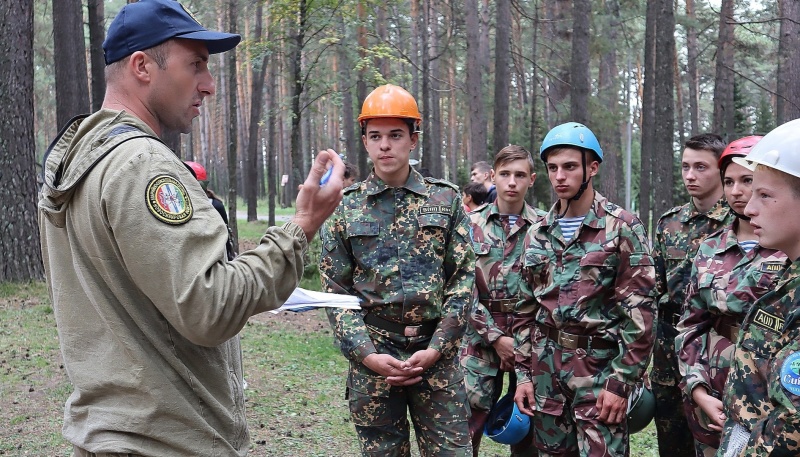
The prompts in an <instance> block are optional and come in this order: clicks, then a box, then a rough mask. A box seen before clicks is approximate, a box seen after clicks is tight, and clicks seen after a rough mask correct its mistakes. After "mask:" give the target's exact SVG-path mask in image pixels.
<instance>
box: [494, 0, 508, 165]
mask: <svg viewBox="0 0 800 457" xmlns="http://www.w3.org/2000/svg"><path fill="white" fill-rule="evenodd" d="M510 63H511V0H497V20H496V24H495V46H494V122H493V125H494V129H493V132H492V145H493V147H492V151H491V155H492V156H494V155H495V154H497V153H498V152H500V150H501V149H503V148H504V147H506V146H507V145H508V110H509V106H508V105H509V100H508V96H509V92H508V91H509V86H510V85H511V78H510V69H509V67H510Z"/></svg>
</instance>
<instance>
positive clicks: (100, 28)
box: [88, 0, 106, 112]
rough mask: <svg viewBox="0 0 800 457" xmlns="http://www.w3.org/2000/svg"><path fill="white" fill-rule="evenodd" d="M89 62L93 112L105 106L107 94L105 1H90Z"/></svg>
mask: <svg viewBox="0 0 800 457" xmlns="http://www.w3.org/2000/svg"><path fill="white" fill-rule="evenodd" d="M88 12H89V60H90V61H91V66H92V84H91V94H92V111H93V112H94V111H97V110H99V109H100V107H101V106H102V105H103V98H104V97H105V94H106V78H105V68H106V62H105V58H104V57H103V40H104V39H105V36H106V32H105V30H106V19H105V8H103V0H89V1H88Z"/></svg>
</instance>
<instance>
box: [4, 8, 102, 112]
mask: <svg viewBox="0 0 800 457" xmlns="http://www.w3.org/2000/svg"><path fill="white" fill-rule="evenodd" d="M4 26H5V25H4ZM53 58H54V59H55V76H56V122H58V127H59V128H61V127H63V126H64V125H66V124H67V122H69V120H70V119H72V118H73V117H74V116H77V115H79V114H87V113H89V78H88V73H87V72H86V44H85V42H84V32H83V6H82V5H81V0H53Z"/></svg>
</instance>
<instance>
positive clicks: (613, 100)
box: [592, 0, 624, 203]
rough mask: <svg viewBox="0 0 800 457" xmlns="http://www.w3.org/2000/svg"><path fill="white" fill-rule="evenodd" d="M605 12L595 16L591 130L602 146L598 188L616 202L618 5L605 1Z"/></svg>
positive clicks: (618, 175)
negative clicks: (597, 51) (597, 49)
mask: <svg viewBox="0 0 800 457" xmlns="http://www.w3.org/2000/svg"><path fill="white" fill-rule="evenodd" d="M605 3H606V4H605V11H604V13H603V14H602V15H598V16H597V19H598V20H602V24H603V27H602V28H601V30H600V31H599V32H600V33H599V34H598V35H597V39H596V40H597V41H598V42H599V43H598V44H599V45H600V46H601V48H602V49H603V58H602V59H601V60H600V69H599V72H598V78H597V80H598V88H597V92H598V93H597V95H598V99H599V101H600V103H599V106H598V107H597V111H598V113H597V115H596V116H594V120H593V121H592V128H593V129H594V132H595V133H596V134H597V137H598V139H599V140H600V145H601V146H602V147H603V156H604V157H603V166H602V167H601V170H600V181H599V183H598V184H599V186H597V187H598V189H599V190H600V193H601V194H603V195H604V196H606V198H608V199H609V200H610V201H612V202H615V203H620V199H619V197H620V189H621V186H622V184H623V182H622V176H623V175H622V160H621V152H622V125H623V121H624V119H623V118H622V116H621V111H620V103H619V94H620V87H621V85H620V78H619V67H618V66H617V46H618V43H617V30H618V29H619V28H620V14H619V2H618V1H617V0H608V1H607V2H605Z"/></svg>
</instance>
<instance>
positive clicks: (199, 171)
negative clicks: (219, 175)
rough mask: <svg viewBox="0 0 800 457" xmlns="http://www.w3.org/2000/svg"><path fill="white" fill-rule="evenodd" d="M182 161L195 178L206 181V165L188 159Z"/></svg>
mask: <svg viewBox="0 0 800 457" xmlns="http://www.w3.org/2000/svg"><path fill="white" fill-rule="evenodd" d="M183 163H185V164H186V166H187V167H189V170H191V171H192V174H193V175H194V177H195V178H197V180H198V181H208V173H206V167H204V166H202V165H200V164H199V163H197V162H190V161H188V160H187V161H186V162H183Z"/></svg>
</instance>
